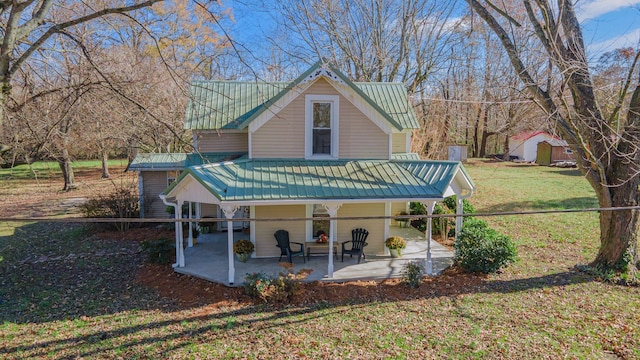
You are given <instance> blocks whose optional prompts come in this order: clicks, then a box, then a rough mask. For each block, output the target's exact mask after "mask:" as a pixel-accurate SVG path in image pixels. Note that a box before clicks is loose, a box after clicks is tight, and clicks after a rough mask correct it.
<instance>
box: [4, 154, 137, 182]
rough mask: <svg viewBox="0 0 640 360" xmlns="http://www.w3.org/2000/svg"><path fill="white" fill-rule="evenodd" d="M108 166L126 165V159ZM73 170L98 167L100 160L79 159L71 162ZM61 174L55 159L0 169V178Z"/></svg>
mask: <svg viewBox="0 0 640 360" xmlns="http://www.w3.org/2000/svg"><path fill="white" fill-rule="evenodd" d="M108 164H109V166H126V165H127V160H126V159H125V160H122V159H114V160H109V161H108ZM71 166H72V167H73V169H74V170H75V171H83V170H85V171H86V170H91V169H100V168H102V163H101V161H100V160H79V161H74V162H72V165H71ZM60 176H62V172H61V171H60V166H59V165H58V163H57V162H55V161H36V162H34V163H33V164H23V165H18V166H16V167H13V168H7V169H0V180H10V179H11V180H20V179H23V180H27V179H28V180H33V179H50V178H54V177H60Z"/></svg>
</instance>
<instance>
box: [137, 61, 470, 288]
mask: <svg viewBox="0 0 640 360" xmlns="http://www.w3.org/2000/svg"><path fill="white" fill-rule="evenodd" d="M191 94H192V96H191V98H190V100H189V104H188V106H187V110H186V116H185V127H186V129H189V130H191V131H192V133H193V141H194V147H195V149H196V152H195V153H194V154H177V155H171V156H169V155H166V154H165V155H160V154H146V155H140V156H139V158H137V159H136V160H135V161H134V162H133V163H132V165H131V166H130V167H129V169H130V170H136V171H139V174H140V180H141V184H142V185H141V186H142V188H141V191H140V193H141V202H143V207H145V212H144V214H145V216H157V215H164V216H166V213H164V214H161V213H162V212H163V211H164V208H166V206H167V205H168V206H171V207H173V208H175V209H176V210H175V211H176V216H177V217H182V213H183V211H184V209H187V210H186V212H187V214H188V215H187V216H189V217H195V218H204V217H217V218H224V219H226V220H227V221H224V222H223V223H224V224H225V227H224V229H226V230H227V232H228V245H229V280H230V283H232V282H233V279H234V272H235V269H234V265H233V254H232V251H231V248H232V246H231V245H232V243H233V233H232V230H231V228H232V227H235V226H234V217H235V218H237V217H238V214H241V216H240V217H241V218H245V219H250V222H249V227H250V240H251V241H252V242H253V243H254V245H255V252H254V254H253V255H252V256H253V257H278V256H279V255H280V251H279V249H278V248H277V247H276V246H275V239H274V233H275V232H276V231H277V230H278V229H282V228H284V229H286V230H287V231H288V232H289V233H290V236H291V238H292V239H293V240H292V241H306V242H314V241H315V239H314V237H315V235H317V234H318V231H319V230H322V231H325V232H326V233H327V234H328V235H329V243H330V244H333V243H334V242H336V241H339V240H345V239H350V238H351V230H352V229H354V228H366V229H367V230H368V231H369V237H368V239H367V242H368V243H369V245H368V246H367V248H366V252H367V253H368V254H369V253H371V254H384V253H385V251H386V249H385V247H384V239H385V238H386V237H387V236H388V234H389V228H390V226H393V225H394V224H395V222H392V220H391V219H390V217H392V216H394V215H397V214H398V213H400V212H401V211H406V210H408V203H409V202H411V201H418V202H422V203H424V204H425V205H426V206H425V207H426V208H427V210H428V212H429V213H432V211H433V208H434V205H435V203H436V202H437V201H441V200H443V199H444V197H447V196H450V195H457V197H458V201H459V203H461V202H462V199H464V198H468V197H469V196H471V194H472V193H473V191H474V189H475V187H474V184H473V182H472V180H471V178H470V177H469V175H468V174H467V173H466V171H465V169H464V167H463V166H462V164H461V163H459V162H452V161H425V160H420V159H419V157H418V156H417V155H416V154H412V153H410V143H411V136H412V132H413V130H414V129H416V128H418V126H419V125H418V121H417V119H416V116H415V114H414V112H413V109H412V106H411V104H410V103H409V99H408V97H407V93H406V89H405V88H404V86H403V85H402V84H401V83H354V82H352V81H351V80H349V79H348V78H347V77H346V76H345V75H344V74H342V73H341V72H340V71H339V70H337V69H335V68H334V67H333V66H332V65H330V64H328V63H326V62H323V61H319V62H317V63H316V64H314V65H313V66H312V67H311V68H309V69H308V70H307V71H306V72H304V73H303V74H302V75H301V76H300V77H298V78H297V79H295V80H294V81H292V82H239V81H195V82H193V83H192V85H191ZM156 157H157V158H156ZM177 171H181V173H180V175H179V176H178V177H177V178H176V179H175V181H173V179H174V175H175V174H176V172H177ZM164 185H169V186H168V188H166V189H163V190H164V191H163V190H161V188H162V187H163V186H164ZM148 186H150V187H151V188H148ZM154 194H155V196H156V197H157V196H158V195H160V198H161V199H162V202H161V205H158V204H157V203H154V202H153V201H152V200H151V199H152V198H153V196H154ZM458 208H459V209H460V210H462V206H458ZM367 217H368V218H367ZM372 217H374V218H372ZM312 218H315V219H312ZM323 218H326V219H323ZM267 219H296V220H294V221H266V220H267ZM459 220H460V221H458V226H461V224H462V222H461V220H462V219H461V218H460V219H459ZM219 229H220V230H222V229H223V228H222V227H220V228H219ZM427 233H430V231H429V230H428V231H427ZM184 237H185V236H183V234H182V227H176V252H177V261H176V264H175V265H174V266H177V267H180V266H184V248H183V246H182V244H183V239H184ZM188 243H189V245H188V246H191V245H192V242H191V236H189V238H188ZM429 255H430V254H429ZM428 258H429V260H428V266H429V264H430V263H429V261H430V256H429V257H428ZM328 274H329V277H331V276H332V274H333V256H331V254H329V256H328Z"/></svg>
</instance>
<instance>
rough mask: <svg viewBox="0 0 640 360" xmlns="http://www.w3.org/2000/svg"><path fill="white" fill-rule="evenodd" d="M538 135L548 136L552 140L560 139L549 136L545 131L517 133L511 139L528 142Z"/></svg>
mask: <svg viewBox="0 0 640 360" xmlns="http://www.w3.org/2000/svg"><path fill="white" fill-rule="evenodd" d="M537 135H547V136H548V137H549V138H551V139H558V140H559V139H560V138H559V137H557V136H553V135H551V134H549V133H548V132H546V131H544V130H538V131H523V132H520V133H517V134H515V135H513V136H511V139H513V140H520V141H527V140H529V139H531V138H532V137H534V136H537Z"/></svg>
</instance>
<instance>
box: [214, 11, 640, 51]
mask: <svg viewBox="0 0 640 360" xmlns="http://www.w3.org/2000/svg"><path fill="white" fill-rule="evenodd" d="M270 1H277V0H225V1H224V3H225V4H226V5H227V6H230V7H231V8H232V9H233V13H234V15H235V22H234V23H233V24H231V27H232V29H233V30H232V33H231V35H232V37H234V38H235V39H236V40H238V41H239V42H240V43H241V44H243V45H245V46H246V47H247V48H249V49H257V48H260V47H261V45H266V46H268V45H267V41H265V39H264V36H265V35H264V34H265V33H269V32H270V30H272V29H273V28H274V27H275V25H274V23H273V19H272V17H271V16H270V15H269V13H268V9H265V7H266V6H269V3H270ZM552 2H554V1H553V0H552ZM460 4H462V6H465V7H466V4H464V1H463V0H460ZM575 8H576V13H577V15H578V18H579V20H580V22H581V25H582V28H583V35H584V40H585V45H586V46H587V52H588V54H589V58H590V59H592V60H596V59H597V58H598V57H600V55H602V54H603V53H605V52H607V51H612V50H614V49H619V48H623V47H634V48H638V47H640V0H577V2H576V5H575Z"/></svg>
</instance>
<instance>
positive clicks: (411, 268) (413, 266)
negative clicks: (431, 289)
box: [402, 261, 424, 289]
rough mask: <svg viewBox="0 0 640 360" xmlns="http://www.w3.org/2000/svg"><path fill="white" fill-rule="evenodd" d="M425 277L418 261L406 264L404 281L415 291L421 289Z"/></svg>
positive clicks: (403, 271) (403, 274)
mask: <svg viewBox="0 0 640 360" xmlns="http://www.w3.org/2000/svg"><path fill="white" fill-rule="evenodd" d="M423 275H424V269H423V268H422V266H421V265H420V263H419V262H417V261H410V262H408V263H406V264H405V265H404V267H403V269H402V281H403V282H404V283H405V284H407V285H409V286H411V287H412V288H414V289H415V288H418V287H420V284H422V276H423Z"/></svg>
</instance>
